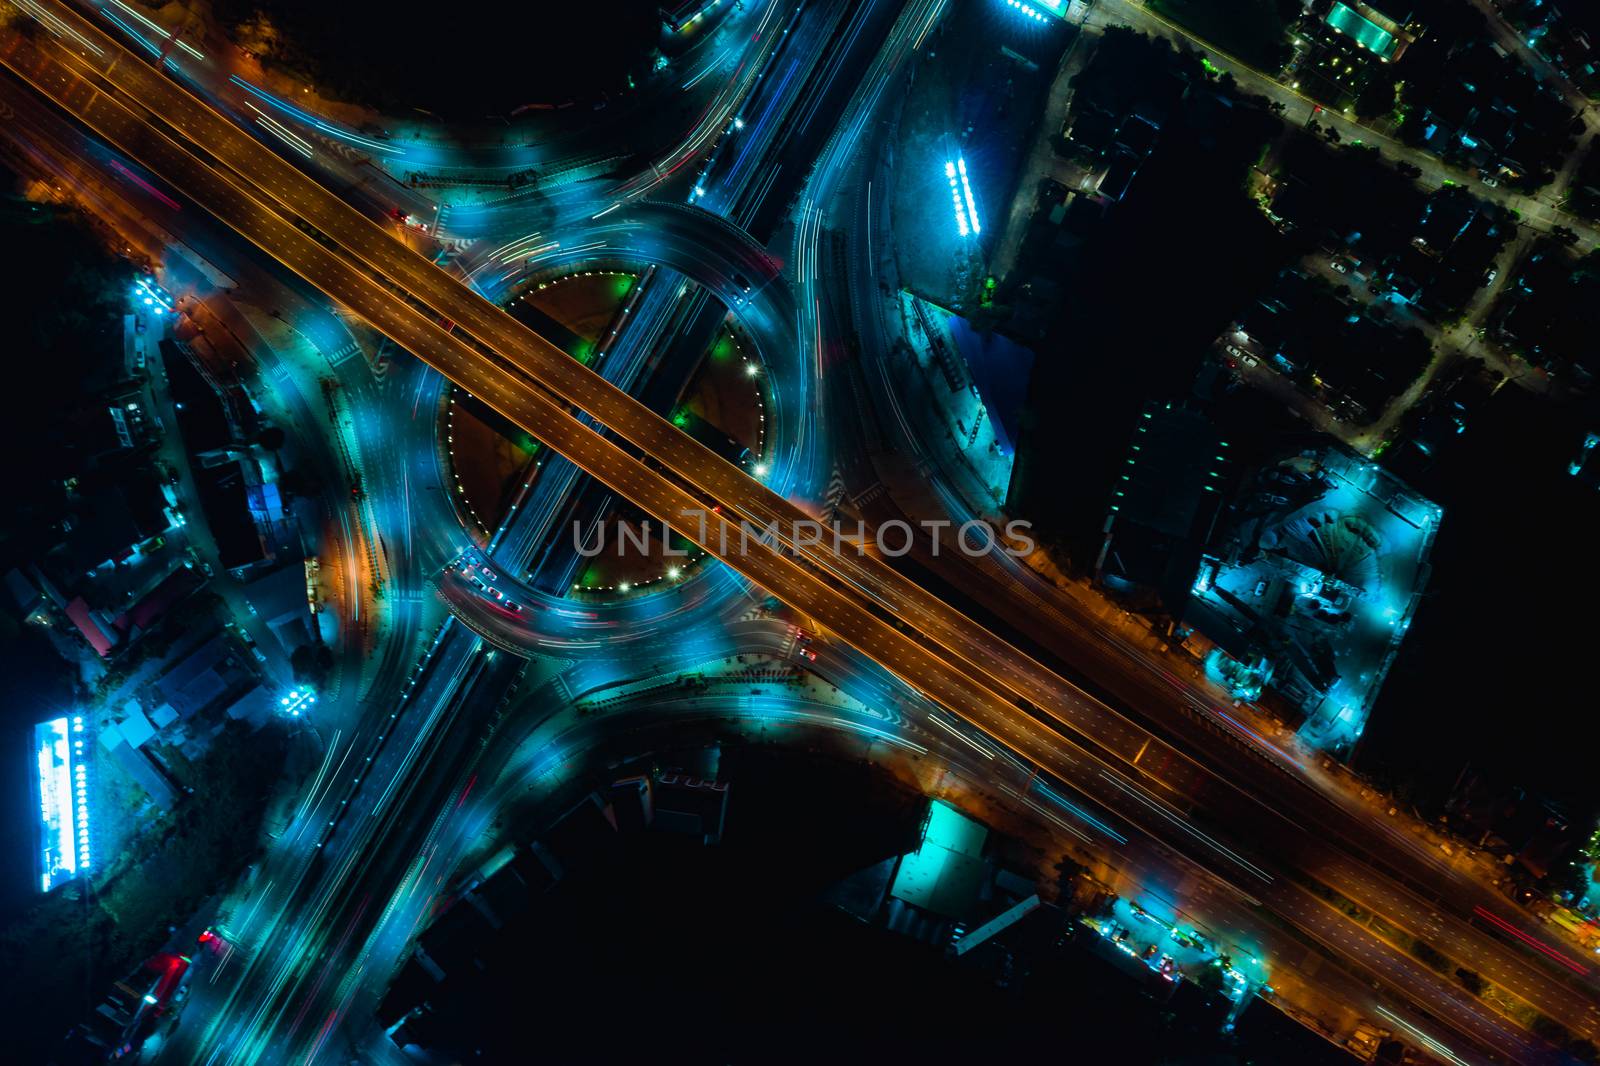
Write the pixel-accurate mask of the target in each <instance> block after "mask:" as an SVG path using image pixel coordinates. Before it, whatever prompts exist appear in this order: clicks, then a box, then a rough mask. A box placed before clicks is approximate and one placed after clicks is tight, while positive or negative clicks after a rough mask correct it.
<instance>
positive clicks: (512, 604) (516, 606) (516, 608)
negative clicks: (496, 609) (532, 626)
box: [506, 600, 522, 614]
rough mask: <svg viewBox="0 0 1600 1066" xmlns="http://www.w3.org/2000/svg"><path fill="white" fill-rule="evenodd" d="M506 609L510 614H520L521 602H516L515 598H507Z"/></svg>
mask: <svg viewBox="0 0 1600 1066" xmlns="http://www.w3.org/2000/svg"><path fill="white" fill-rule="evenodd" d="M506 610H508V611H510V612H511V613H512V614H521V613H522V604H520V603H518V602H517V601H516V600H507V601H506Z"/></svg>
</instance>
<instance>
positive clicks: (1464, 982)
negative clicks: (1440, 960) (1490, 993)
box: [1456, 966, 1483, 996]
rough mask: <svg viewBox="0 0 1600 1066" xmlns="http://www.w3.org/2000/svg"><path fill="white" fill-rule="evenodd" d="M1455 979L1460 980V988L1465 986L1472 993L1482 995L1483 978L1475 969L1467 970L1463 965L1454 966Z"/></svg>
mask: <svg viewBox="0 0 1600 1066" xmlns="http://www.w3.org/2000/svg"><path fill="white" fill-rule="evenodd" d="M1456 980H1457V981H1460V982H1461V987H1462V988H1465V989H1466V990H1467V991H1468V992H1471V993H1472V994H1473V995H1475V996H1481V995H1483V978H1482V977H1479V976H1478V974H1477V973H1476V972H1475V971H1473V970H1469V969H1467V968H1466V967H1464V966H1458V967H1456Z"/></svg>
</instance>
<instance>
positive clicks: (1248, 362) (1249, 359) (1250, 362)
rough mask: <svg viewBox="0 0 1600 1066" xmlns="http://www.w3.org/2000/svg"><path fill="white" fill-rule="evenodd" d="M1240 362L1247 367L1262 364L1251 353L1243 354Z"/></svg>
mask: <svg viewBox="0 0 1600 1066" xmlns="http://www.w3.org/2000/svg"><path fill="white" fill-rule="evenodd" d="M1239 362H1241V363H1243V364H1244V365H1245V366H1255V365H1256V364H1258V363H1260V362H1261V360H1259V359H1257V358H1256V357H1255V356H1253V355H1251V354H1250V353H1249V352H1243V353H1241V354H1240V356H1239Z"/></svg>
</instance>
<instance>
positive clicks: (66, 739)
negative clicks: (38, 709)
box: [33, 714, 90, 892]
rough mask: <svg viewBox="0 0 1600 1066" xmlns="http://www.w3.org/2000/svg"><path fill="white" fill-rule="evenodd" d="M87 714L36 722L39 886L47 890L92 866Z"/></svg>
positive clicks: (34, 732) (34, 730) (34, 736)
mask: <svg viewBox="0 0 1600 1066" xmlns="http://www.w3.org/2000/svg"><path fill="white" fill-rule="evenodd" d="M87 738H88V733H87V732H86V731H85V729H84V721H83V716H82V715H77V714H75V715H72V716H70V717H67V716H63V717H60V718H52V719H50V720H49V721H47V722H40V723H39V724H38V725H36V726H34V727H33V741H34V747H35V750H36V751H37V759H38V772H39V826H40V837H39V888H40V890H41V891H44V892H48V891H50V890H51V889H52V888H54V887H55V886H56V885H59V884H62V883H63V882H66V881H70V880H72V879H73V878H74V877H77V876H78V875H79V874H80V873H83V872H85V871H86V870H88V869H89V862H90V851H89V780H88V773H89V770H88V757H87V754H86V752H85V750H84V746H85V741H86V739H87Z"/></svg>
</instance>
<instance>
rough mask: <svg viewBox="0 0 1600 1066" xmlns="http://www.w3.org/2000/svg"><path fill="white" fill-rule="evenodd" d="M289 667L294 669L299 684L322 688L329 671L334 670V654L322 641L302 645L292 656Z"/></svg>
mask: <svg viewBox="0 0 1600 1066" xmlns="http://www.w3.org/2000/svg"><path fill="white" fill-rule="evenodd" d="M289 665H290V666H291V667H292V668H293V669H294V679H295V682H296V683H297V684H301V685H310V686H311V687H312V688H321V687H322V683H323V682H324V681H326V680H327V678H328V671H329V670H332V669H333V652H332V651H331V650H330V649H329V648H328V646H327V645H326V644H323V643H322V642H320V641H318V642H317V643H316V644H302V645H300V646H299V647H298V648H296V649H295V650H294V651H293V652H292V653H291V654H290V656H289Z"/></svg>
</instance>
